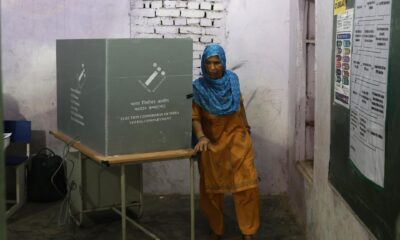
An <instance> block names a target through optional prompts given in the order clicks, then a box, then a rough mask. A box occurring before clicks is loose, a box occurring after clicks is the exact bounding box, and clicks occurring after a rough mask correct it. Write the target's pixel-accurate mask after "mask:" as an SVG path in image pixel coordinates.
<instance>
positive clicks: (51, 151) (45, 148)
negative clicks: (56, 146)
mask: <svg viewBox="0 0 400 240" xmlns="http://www.w3.org/2000/svg"><path fill="white" fill-rule="evenodd" d="M48 153H50V155H51V156H52V157H53V156H55V155H56V154H55V153H54V152H53V150H51V149H50V148H47V147H44V148H42V149H40V150H39V152H38V153H37V154H36V155H40V154H46V155H48Z"/></svg>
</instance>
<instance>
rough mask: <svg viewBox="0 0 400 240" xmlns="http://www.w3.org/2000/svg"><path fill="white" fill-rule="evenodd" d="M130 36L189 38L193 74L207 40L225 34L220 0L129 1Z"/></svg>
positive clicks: (217, 39) (196, 72)
mask: <svg viewBox="0 0 400 240" xmlns="http://www.w3.org/2000/svg"><path fill="white" fill-rule="evenodd" d="M130 1H131V2H130V7H131V13H130V16H131V37H134V38H191V39H193V75H194V78H197V77H198V75H199V74H200V72H201V70H200V61H201V60H200V59H201V54H202V52H203V50H204V48H205V46H206V45H207V44H209V43H222V41H223V39H224V33H225V15H226V12H225V8H224V4H223V0H175V1H174V0H171V1H168V0H164V1H161V0H130Z"/></svg>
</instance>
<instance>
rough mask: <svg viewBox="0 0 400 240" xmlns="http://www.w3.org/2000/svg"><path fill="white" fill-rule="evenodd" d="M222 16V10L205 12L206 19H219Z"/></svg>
mask: <svg viewBox="0 0 400 240" xmlns="http://www.w3.org/2000/svg"><path fill="white" fill-rule="evenodd" d="M223 17H224V13H223V12H213V11H207V13H206V18H208V19H221V18H223Z"/></svg>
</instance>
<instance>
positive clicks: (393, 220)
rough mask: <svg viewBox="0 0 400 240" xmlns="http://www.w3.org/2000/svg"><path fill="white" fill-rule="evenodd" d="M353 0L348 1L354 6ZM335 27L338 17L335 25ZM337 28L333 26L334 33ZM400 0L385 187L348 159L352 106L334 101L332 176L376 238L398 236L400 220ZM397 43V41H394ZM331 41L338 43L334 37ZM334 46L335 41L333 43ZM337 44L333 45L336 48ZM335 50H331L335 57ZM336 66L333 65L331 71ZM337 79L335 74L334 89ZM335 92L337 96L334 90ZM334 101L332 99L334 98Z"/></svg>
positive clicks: (394, 24)
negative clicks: (336, 103)
mask: <svg viewBox="0 0 400 240" xmlns="http://www.w3.org/2000/svg"><path fill="white" fill-rule="evenodd" d="M353 6H354V0H350V1H347V7H348V8H353ZM335 27H336V18H335V21H334V28H335ZM335 36H336V29H334V37H335ZM399 42H400V2H399V1H395V0H392V26H391V47H390V56H389V75H388V92H387V113H386V130H385V133H386V139H385V141H386V149H385V150H386V151H385V180H384V186H385V187H384V188H381V187H379V186H377V185H375V184H374V183H373V182H371V181H369V180H368V179H367V178H365V177H364V176H363V175H362V174H361V173H360V172H359V171H358V170H357V168H356V167H355V166H354V165H353V164H352V161H351V160H350V159H349V140H350V137H349V122H350V119H349V118H350V116H349V115H350V114H349V110H348V109H346V108H344V107H341V106H338V105H332V109H331V113H332V114H331V156H330V165H329V179H330V182H331V183H332V184H333V185H334V186H335V188H336V189H337V190H338V191H339V192H340V194H341V195H342V196H343V198H344V199H345V200H346V201H347V202H348V204H349V205H350V206H351V207H352V209H353V210H354V212H355V213H356V214H357V215H358V217H359V218H360V219H361V220H362V221H363V222H364V224H365V225H366V226H367V227H368V228H369V229H370V231H371V232H372V233H373V234H374V235H375V236H376V237H377V239H388V240H389V239H399V238H398V235H399V231H400V227H399V226H396V224H397V225H399V224H400V223H399V221H400V219H399V218H400V205H399V203H400V174H399V172H400V161H399V159H400V147H399V136H400V127H399V123H400V104H398V103H399V101H400V81H399V79H400V61H399V60H400V45H398V44H397V43H399ZM395 43H396V44H395ZM332 44H335V39H333V41H332ZM333 46H334V45H333ZM334 50H335V48H333V51H334ZM334 54H335V53H334V52H332V57H334V56H335V55H334ZM333 69H334V67H333V66H332V75H331V76H334V72H333ZM333 83H334V79H333V78H332V90H333ZM332 96H334V94H333V92H332ZM331 102H333V99H332V101H331Z"/></svg>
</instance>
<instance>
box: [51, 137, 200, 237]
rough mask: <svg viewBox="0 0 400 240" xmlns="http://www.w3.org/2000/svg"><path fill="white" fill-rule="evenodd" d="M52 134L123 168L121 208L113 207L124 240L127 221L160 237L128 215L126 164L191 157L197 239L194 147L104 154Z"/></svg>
mask: <svg viewBox="0 0 400 240" xmlns="http://www.w3.org/2000/svg"><path fill="white" fill-rule="evenodd" d="M50 134H52V135H53V136H55V137H56V138H57V139H59V140H61V141H63V142H65V143H67V144H70V145H71V147H73V148H75V149H77V150H78V151H79V152H81V153H83V154H85V155H86V156H88V157H89V158H90V159H92V160H93V161H96V162H98V163H99V164H102V165H104V166H107V167H109V166H119V167H120V168H121V172H120V182H121V210H119V209H117V208H115V207H114V208H112V209H113V210H114V211H115V212H116V213H118V214H119V215H121V225H122V240H126V221H129V222H130V223H131V224H133V225H134V226H135V227H137V228H139V229H140V230H142V231H143V232H144V233H146V234H147V235H148V236H150V237H152V238H153V239H160V238H158V237H157V236H156V235H155V234H154V233H152V232H151V231H149V230H148V229H146V228H144V227H143V226H142V225H140V224H139V223H138V222H136V221H135V220H133V219H131V218H129V217H127V215H126V208H127V205H126V179H125V165H127V164H139V163H146V162H153V161H165V160H172V159H180V158H189V159H190V227H191V228H190V235H191V236H190V239H191V240H194V239H195V236H194V235H195V228H194V224H195V220H194V218H195V216H194V159H193V156H194V155H195V152H194V151H193V149H180V150H172V151H162V152H151V153H137V154H126V155H117V156H103V155H100V154H98V153H96V152H95V151H93V150H91V149H90V148H88V147H86V146H85V145H83V144H81V143H80V142H79V141H74V140H73V139H72V138H70V137H68V136H67V135H65V134H63V133H61V132H53V131H50Z"/></svg>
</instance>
